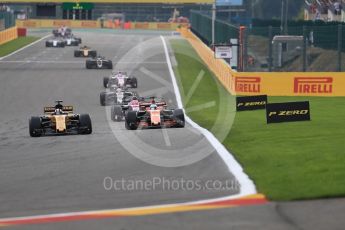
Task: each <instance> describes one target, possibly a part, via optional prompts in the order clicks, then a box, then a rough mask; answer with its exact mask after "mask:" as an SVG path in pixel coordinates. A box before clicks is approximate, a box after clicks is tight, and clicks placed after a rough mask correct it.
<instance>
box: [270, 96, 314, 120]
mask: <svg viewBox="0 0 345 230" xmlns="http://www.w3.org/2000/svg"><path fill="white" fill-rule="evenodd" d="M266 119H267V124H270V123H280V122H292V121H310V106H309V101H302V102H287V103H268V104H267V105H266Z"/></svg>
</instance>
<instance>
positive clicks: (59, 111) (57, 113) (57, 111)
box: [54, 109, 62, 115]
mask: <svg viewBox="0 0 345 230" xmlns="http://www.w3.org/2000/svg"><path fill="white" fill-rule="evenodd" d="M54 113H55V115H60V114H62V110H61V109H55V112H54Z"/></svg>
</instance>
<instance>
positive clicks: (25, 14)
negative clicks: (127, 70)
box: [0, 0, 214, 22]
mask: <svg viewBox="0 0 345 230" xmlns="http://www.w3.org/2000/svg"><path fill="white" fill-rule="evenodd" d="M213 2H214V0H98V1H97V0H93V1H91V0H78V1H76V0H45V1H42V0H8V1H6V0H5V1H1V3H0V6H1V5H4V4H6V5H8V6H10V7H11V9H14V13H15V15H16V17H17V18H20V19H73V20H97V19H99V18H101V17H102V15H104V14H119V13H120V14H124V15H125V18H126V20H129V21H138V22H140V21H151V22H168V21H169V19H170V20H171V18H172V17H187V18H188V17H189V14H190V10H192V9H194V10H211V6H212V3H213Z"/></svg>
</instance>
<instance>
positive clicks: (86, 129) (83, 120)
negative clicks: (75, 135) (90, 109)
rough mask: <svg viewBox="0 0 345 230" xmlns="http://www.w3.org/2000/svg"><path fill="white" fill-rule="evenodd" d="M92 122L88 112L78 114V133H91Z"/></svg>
mask: <svg viewBox="0 0 345 230" xmlns="http://www.w3.org/2000/svg"><path fill="white" fill-rule="evenodd" d="M91 133H92V124H91V118H90V115H89V114H80V115H79V134H91Z"/></svg>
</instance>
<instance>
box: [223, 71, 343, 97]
mask: <svg viewBox="0 0 345 230" xmlns="http://www.w3.org/2000/svg"><path fill="white" fill-rule="evenodd" d="M231 78H232V81H231V86H230V88H231V91H232V92H233V93H235V94H237V95H258V94H265V95H269V96H345V73H330V72H328V73H298V72H296V73H293V72H291V73H273V72H272V73H233V75H232V76H231Z"/></svg>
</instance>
